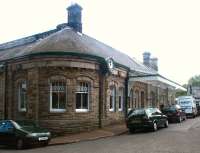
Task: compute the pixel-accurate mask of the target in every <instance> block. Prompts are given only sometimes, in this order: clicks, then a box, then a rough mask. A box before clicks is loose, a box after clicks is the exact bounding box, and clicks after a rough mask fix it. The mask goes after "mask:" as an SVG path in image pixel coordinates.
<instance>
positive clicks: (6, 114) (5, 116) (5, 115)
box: [4, 63, 8, 120]
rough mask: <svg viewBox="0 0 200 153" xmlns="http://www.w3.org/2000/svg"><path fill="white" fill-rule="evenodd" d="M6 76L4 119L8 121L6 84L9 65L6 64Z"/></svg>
mask: <svg viewBox="0 0 200 153" xmlns="http://www.w3.org/2000/svg"><path fill="white" fill-rule="evenodd" d="M4 66H5V71H4V72H5V74H4V78H5V79H4V119H5V120H6V119H8V112H7V89H8V87H7V85H6V83H7V82H8V66H7V63H5V65H4Z"/></svg>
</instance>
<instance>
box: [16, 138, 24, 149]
mask: <svg viewBox="0 0 200 153" xmlns="http://www.w3.org/2000/svg"><path fill="white" fill-rule="evenodd" d="M23 147H24V141H23V140H22V139H17V142H16V148H17V149H23Z"/></svg>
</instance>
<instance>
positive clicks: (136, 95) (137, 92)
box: [135, 90, 139, 108]
mask: <svg viewBox="0 0 200 153" xmlns="http://www.w3.org/2000/svg"><path fill="white" fill-rule="evenodd" d="M135 108H139V91H138V90H136V91H135Z"/></svg>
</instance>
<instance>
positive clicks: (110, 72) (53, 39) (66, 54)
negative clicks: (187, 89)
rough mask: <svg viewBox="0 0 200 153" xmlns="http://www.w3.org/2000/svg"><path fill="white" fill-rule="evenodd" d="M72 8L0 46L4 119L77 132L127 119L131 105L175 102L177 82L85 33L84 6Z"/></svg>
mask: <svg viewBox="0 0 200 153" xmlns="http://www.w3.org/2000/svg"><path fill="white" fill-rule="evenodd" d="M67 10H68V23H63V24H60V25H58V26H57V28H56V29H54V30H50V31H47V32H44V33H39V34H36V35H33V36H29V37H26V38H22V39H18V40H15V41H11V42H8V43H4V44H1V45H0V118H1V119H14V120H21V119H28V120H34V121H36V122H38V123H39V124H40V125H41V126H43V127H46V128H49V129H51V130H52V131H56V132H78V131H83V130H90V129H94V128H98V127H103V126H106V125H109V124H114V123H119V122H123V121H124V119H125V116H126V114H127V111H128V109H131V108H137V107H147V106H157V107H159V106H160V105H161V104H168V103H170V102H171V101H173V99H174V92H173V91H174V89H175V88H177V87H180V86H179V85H178V84H176V83H174V82H173V81H170V80H168V79H166V78H164V77H163V76H161V75H159V74H158V72H157V69H153V68H155V67H153V68H152V67H151V65H145V62H144V64H142V63H140V62H138V61H137V60H136V59H133V58H130V57H129V56H127V55H125V54H124V53H122V52H120V51H117V50H115V49H113V48H112V47H110V46H108V45H106V44H104V43H102V42H100V41H98V40H96V39H94V38H91V37H89V36H87V35H85V34H83V33H82V21H81V11H82V8H81V7H80V6H79V5H78V4H73V5H72V6H70V7H68V9H67ZM147 58H149V57H147ZM145 59H146V57H145ZM155 63H156V61H155V60H154V66H155ZM180 88H181V87H180Z"/></svg>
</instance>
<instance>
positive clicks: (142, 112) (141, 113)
mask: <svg viewBox="0 0 200 153" xmlns="http://www.w3.org/2000/svg"><path fill="white" fill-rule="evenodd" d="M131 115H145V110H144V109H136V110H134V111H133V112H132V114H131Z"/></svg>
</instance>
